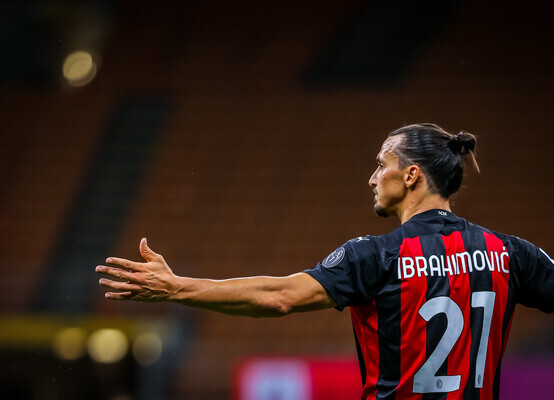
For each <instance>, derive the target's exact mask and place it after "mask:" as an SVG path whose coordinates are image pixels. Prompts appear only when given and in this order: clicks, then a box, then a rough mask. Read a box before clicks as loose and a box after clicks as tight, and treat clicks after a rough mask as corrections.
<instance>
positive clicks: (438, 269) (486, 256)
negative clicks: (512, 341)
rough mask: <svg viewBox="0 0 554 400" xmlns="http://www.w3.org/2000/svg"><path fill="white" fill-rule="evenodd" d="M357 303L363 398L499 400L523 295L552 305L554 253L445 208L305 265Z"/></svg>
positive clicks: (531, 302)
mask: <svg viewBox="0 0 554 400" xmlns="http://www.w3.org/2000/svg"><path fill="white" fill-rule="evenodd" d="M304 272H306V273H308V274H309V275H311V276H312V277H313V278H315V279H316V280H317V281H318V282H320V283H321V284H322V285H323V287H324V288H325V289H326V290H327V292H328V293H329V295H330V296H331V297H332V298H333V300H334V301H335V302H336V303H337V308H338V309H340V310H342V309H343V308H345V307H350V313H351V317H352V322H353V325H354V332H355V337H356V345H357V350H358V357H359V361H360V369H361V373H362V382H363V394H362V399H402V400H404V399H423V400H425V399H448V400H450V399H479V400H484V399H498V394H499V381H500V363H501V359H502V354H503V352H504V349H505V346H506V340H507V338H508V333H509V331H510V324H511V320H512V315H513V311H514V308H515V305H516V304H517V303H520V304H523V305H526V306H530V307H536V308H539V309H540V310H542V311H545V312H552V311H554V261H552V259H550V257H548V256H547V254H546V253H545V252H544V251H542V250H541V249H539V248H538V247H536V246H534V245H532V244H531V243H529V242H526V241H524V240H522V239H520V238H517V237H514V236H509V235H504V234H500V233H496V232H493V231H490V230H487V229H485V228H482V227H480V226H477V225H475V224H472V223H469V222H468V221H466V220H464V219H462V218H459V217H457V216H456V215H454V214H452V213H451V212H448V211H444V210H429V211H426V212H423V213H421V214H417V215H415V216H414V217H412V218H411V219H410V220H409V221H407V222H406V223H404V224H403V225H401V226H400V227H399V228H398V229H396V230H394V231H393V232H391V233H389V234H387V235H383V236H365V237H359V238H356V239H352V240H350V241H348V242H346V243H345V244H344V245H342V246H341V247H339V248H338V249H336V250H335V251H334V252H333V253H331V254H330V255H329V256H328V257H327V258H326V259H325V260H324V261H323V262H321V263H318V265H317V266H316V267H315V268H313V269H309V270H306V271H304Z"/></svg>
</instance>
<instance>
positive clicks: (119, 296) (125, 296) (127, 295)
mask: <svg viewBox="0 0 554 400" xmlns="http://www.w3.org/2000/svg"><path fill="white" fill-rule="evenodd" d="M132 296H133V293H131V292H121V293H114V292H106V294H104V297H106V298H107V299H110V300H129V299H131V297H132ZM131 300H132V299H131Z"/></svg>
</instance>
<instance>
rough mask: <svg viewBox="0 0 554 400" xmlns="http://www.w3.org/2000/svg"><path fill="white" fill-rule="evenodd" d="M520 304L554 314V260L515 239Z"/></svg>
mask: <svg viewBox="0 0 554 400" xmlns="http://www.w3.org/2000/svg"><path fill="white" fill-rule="evenodd" d="M514 240H515V241H516V243H514V245H515V246H514V247H515V251H516V256H517V260H518V265H517V270H518V274H517V281H518V282H517V284H518V286H519V293H518V302H519V303H521V304H523V305H524V306H527V307H533V308H538V309H539V310H541V311H544V312H548V313H551V312H554V260H552V258H551V257H550V256H549V255H548V254H546V252H545V251H544V250H542V249H541V248H539V247H537V246H535V245H533V244H531V243H529V242H527V241H525V240H523V239H519V238H514Z"/></svg>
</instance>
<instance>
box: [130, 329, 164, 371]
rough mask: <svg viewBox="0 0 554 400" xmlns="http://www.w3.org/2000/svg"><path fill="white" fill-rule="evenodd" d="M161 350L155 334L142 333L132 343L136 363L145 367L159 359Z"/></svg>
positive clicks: (159, 341) (160, 341)
mask: <svg viewBox="0 0 554 400" xmlns="http://www.w3.org/2000/svg"><path fill="white" fill-rule="evenodd" d="M162 348H163V346H162V340H161V339H160V337H159V336H158V335H157V334H155V333H143V334H141V335H140V336H139V337H138V338H137V339H136V340H135V343H133V354H134V356H135V359H136V360H137V362H138V363H139V364H140V365H142V366H143V367H146V366H148V365H152V364H155V363H156V361H158V360H159V359H160V356H161V355H162Z"/></svg>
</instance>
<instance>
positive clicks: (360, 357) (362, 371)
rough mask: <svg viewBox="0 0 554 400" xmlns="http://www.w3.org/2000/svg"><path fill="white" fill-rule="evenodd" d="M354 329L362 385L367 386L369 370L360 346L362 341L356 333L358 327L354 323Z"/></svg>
mask: <svg viewBox="0 0 554 400" xmlns="http://www.w3.org/2000/svg"><path fill="white" fill-rule="evenodd" d="M352 328H353V330H354V340H355V342H356V352H357V353H358V363H359V364H360V374H362V387H364V386H365V381H366V375H367V370H366V367H365V359H364V353H363V352H362V347H361V346H360V341H359V340H358V335H357V334H356V328H354V324H352Z"/></svg>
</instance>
